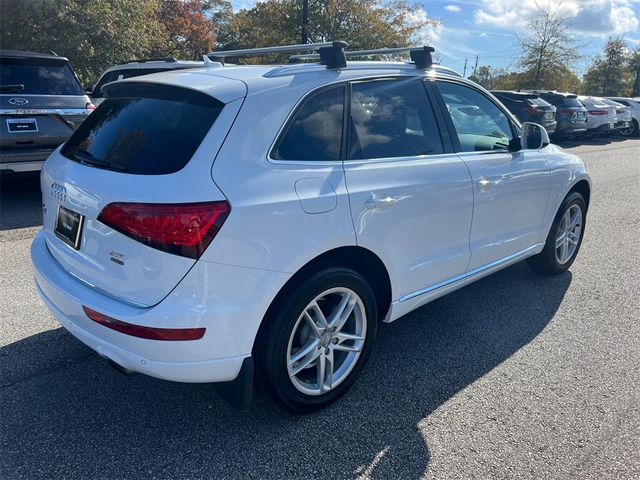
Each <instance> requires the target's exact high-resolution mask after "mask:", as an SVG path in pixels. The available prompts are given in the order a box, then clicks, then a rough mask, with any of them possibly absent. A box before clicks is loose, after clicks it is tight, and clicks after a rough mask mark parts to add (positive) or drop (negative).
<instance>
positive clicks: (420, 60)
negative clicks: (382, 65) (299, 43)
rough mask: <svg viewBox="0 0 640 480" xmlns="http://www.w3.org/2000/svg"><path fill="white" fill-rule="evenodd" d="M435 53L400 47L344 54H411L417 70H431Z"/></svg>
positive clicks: (296, 59) (298, 58) (295, 57)
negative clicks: (432, 55)
mask: <svg viewBox="0 0 640 480" xmlns="http://www.w3.org/2000/svg"><path fill="white" fill-rule="evenodd" d="M434 51H435V49H434V48H433V47H428V46H424V47H398V48H378V49H375V50H352V51H349V52H344V55H345V57H347V58H348V57H368V56H371V55H391V54H394V53H406V52H409V55H410V57H411V60H412V61H413V62H414V63H415V65H416V67H417V68H421V69H424V68H429V67H431V66H432V65H433V58H432V57H431V54H432V53H433V52H434ZM319 59H320V55H319V54H317V53H309V54H304V55H292V56H291V57H289V62H291V63H297V62H300V61H304V60H319Z"/></svg>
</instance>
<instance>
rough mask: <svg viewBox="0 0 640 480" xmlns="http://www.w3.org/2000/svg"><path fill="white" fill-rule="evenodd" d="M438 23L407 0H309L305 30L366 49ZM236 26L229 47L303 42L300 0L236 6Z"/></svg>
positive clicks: (398, 41) (400, 41)
mask: <svg viewBox="0 0 640 480" xmlns="http://www.w3.org/2000/svg"><path fill="white" fill-rule="evenodd" d="M436 25H438V22H437V21H436V20H434V19H431V18H429V17H428V16H426V15H425V14H424V11H423V10H422V7H421V6H420V5H418V4H417V3H416V4H414V3H409V2H408V1H406V0H387V1H382V2H371V1H369V0H309V2H308V24H307V27H306V34H307V38H308V41H309V42H310V43H315V42H325V41H328V40H345V41H347V42H349V47H350V48H351V49H368V48H377V47H396V46H406V45H409V44H412V43H414V42H422V41H424V39H422V38H419V37H420V34H421V32H424V28H425V27H427V26H436ZM232 28H233V30H234V33H235V38H234V39H233V41H232V42H230V44H229V45H227V47H229V48H245V47H246V48H248V47H265V46H272V45H284V44H291V43H300V38H301V34H302V2H300V1H298V0H265V1H263V2H258V3H256V5H255V6H254V7H253V8H251V9H248V10H240V11H239V12H237V13H236V15H235V16H234V18H233V21H232Z"/></svg>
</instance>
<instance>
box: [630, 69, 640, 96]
mask: <svg viewBox="0 0 640 480" xmlns="http://www.w3.org/2000/svg"><path fill="white" fill-rule="evenodd" d="M638 95H640V65H638V68H636V81H635V82H633V90H632V91H631V96H632V97H637V96H638Z"/></svg>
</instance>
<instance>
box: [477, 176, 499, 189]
mask: <svg viewBox="0 0 640 480" xmlns="http://www.w3.org/2000/svg"><path fill="white" fill-rule="evenodd" d="M496 185H498V181H497V180H489V179H488V178H484V177H483V178H481V179H480V180H478V186H479V187H480V190H487V189H488V188H491V187H495V186H496Z"/></svg>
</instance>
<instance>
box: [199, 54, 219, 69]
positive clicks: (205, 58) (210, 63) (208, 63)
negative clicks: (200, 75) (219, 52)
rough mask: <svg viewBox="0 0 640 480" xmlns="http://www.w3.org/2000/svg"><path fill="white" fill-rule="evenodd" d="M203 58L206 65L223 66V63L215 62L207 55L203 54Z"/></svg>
mask: <svg viewBox="0 0 640 480" xmlns="http://www.w3.org/2000/svg"><path fill="white" fill-rule="evenodd" d="M202 60H203V61H204V66H205V67H222V63H220V62H214V61H213V60H211V59H210V58H209V57H207V56H206V55H202Z"/></svg>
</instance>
